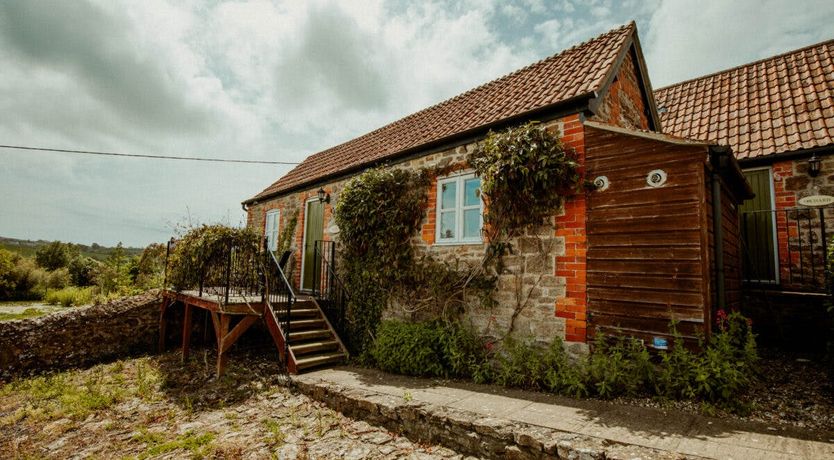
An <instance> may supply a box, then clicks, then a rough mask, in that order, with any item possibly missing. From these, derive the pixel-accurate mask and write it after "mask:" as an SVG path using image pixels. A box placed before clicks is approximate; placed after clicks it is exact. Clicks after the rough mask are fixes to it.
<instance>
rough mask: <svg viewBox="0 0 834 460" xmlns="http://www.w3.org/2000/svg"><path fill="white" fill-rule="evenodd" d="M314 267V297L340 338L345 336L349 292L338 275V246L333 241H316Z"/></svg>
mask: <svg viewBox="0 0 834 460" xmlns="http://www.w3.org/2000/svg"><path fill="white" fill-rule="evenodd" d="M313 251H314V254H315V258H314V260H315V261H316V263H315V264H314V265H313V296H315V297H316V299H317V300H318V302H319V306H321V309H322V311H323V312H324V314H325V315H326V316H327V319H328V321H330V324H331V325H332V326H333V328H334V329H336V333H337V334H339V336H340V337H343V338H344V337H347V335H346V334H345V307H346V306H347V302H348V300H349V296H348V291H347V289H345V286H344V284H343V283H342V280H341V279H339V276H338V275H337V274H336V244H335V243H334V242H333V241H321V240H319V241H316V242H315V243H314V244H313Z"/></svg>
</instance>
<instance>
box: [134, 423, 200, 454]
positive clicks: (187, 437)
mask: <svg viewBox="0 0 834 460" xmlns="http://www.w3.org/2000/svg"><path fill="white" fill-rule="evenodd" d="M214 438H215V434H214V433H203V434H196V433H194V432H193V431H187V432H186V433H184V434H181V435H179V436H177V437H176V438H174V439H172V440H166V438H165V435H164V434H162V433H150V432H148V431H147V430H142V432H141V433H140V434H138V435H136V436H134V437H133V439H134V440H135V441H139V442H141V443H144V444H145V445H146V449H145V452H143V453H142V454H140V455H139V456H138V457H137V458H140V459H145V458H151V457H157V456H160V455H163V454H167V453H169V452H173V451H175V450H180V449H182V450H185V451H187V452H190V453H191V456H192V458H204V457H206V456H207V455H208V454H209V453H211V451H212V445H211V444H212V442H214Z"/></svg>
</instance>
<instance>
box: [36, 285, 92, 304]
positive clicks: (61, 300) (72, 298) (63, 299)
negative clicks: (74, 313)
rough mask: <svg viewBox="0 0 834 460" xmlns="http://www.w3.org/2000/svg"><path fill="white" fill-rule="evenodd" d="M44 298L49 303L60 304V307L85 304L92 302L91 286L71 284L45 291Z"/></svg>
mask: <svg viewBox="0 0 834 460" xmlns="http://www.w3.org/2000/svg"><path fill="white" fill-rule="evenodd" d="M44 300H45V301H46V303H48V304H50V305H61V306H62V307H77V306H79V305H86V304H89V303H92V300H93V288H92V287H85V288H79V287H75V286H71V287H66V288H63V289H60V290H57V291H49V292H47V293H46V297H45V299H44Z"/></svg>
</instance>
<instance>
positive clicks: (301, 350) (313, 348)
mask: <svg viewBox="0 0 834 460" xmlns="http://www.w3.org/2000/svg"><path fill="white" fill-rule="evenodd" d="M290 348H292V352H293V353H294V354H295V355H296V356H300V355H307V354H310V353H316V352H320V351H327V350H333V349H335V348H339V342H337V341H335V340H325V341H319V342H308V343H302V344H299V345H290Z"/></svg>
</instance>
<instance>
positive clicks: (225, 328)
mask: <svg viewBox="0 0 834 460" xmlns="http://www.w3.org/2000/svg"><path fill="white" fill-rule="evenodd" d="M231 320H232V317H231V316H229V315H224V314H223V313H221V314H220V330H219V331H217V337H218V339H219V340H218V342H217V376H218V377H220V376H221V375H223V371H225V370H226V362H227V361H228V356H227V355H226V353H225V352H224V351H223V341H224V340H225V337H226V335H228V334H229V322H230V321H231Z"/></svg>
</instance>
